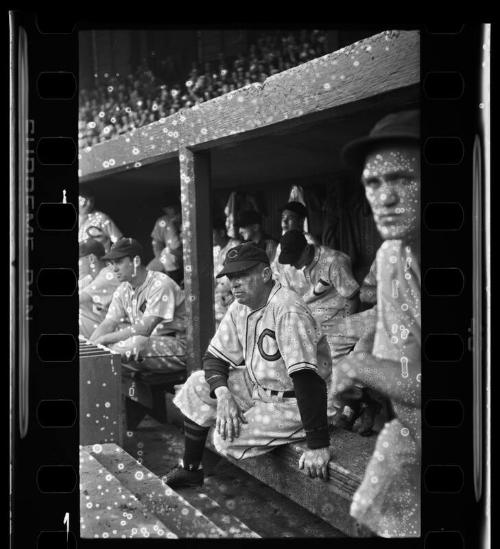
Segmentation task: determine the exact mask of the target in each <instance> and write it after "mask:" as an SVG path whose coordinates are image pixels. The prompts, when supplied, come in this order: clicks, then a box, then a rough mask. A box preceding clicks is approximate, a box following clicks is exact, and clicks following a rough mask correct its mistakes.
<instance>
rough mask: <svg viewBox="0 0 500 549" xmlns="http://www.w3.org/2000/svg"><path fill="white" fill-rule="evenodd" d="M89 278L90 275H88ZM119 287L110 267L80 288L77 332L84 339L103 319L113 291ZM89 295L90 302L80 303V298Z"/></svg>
mask: <svg viewBox="0 0 500 549" xmlns="http://www.w3.org/2000/svg"><path fill="white" fill-rule="evenodd" d="M88 276H89V277H90V275H88ZM119 285H120V282H119V280H118V279H117V278H116V276H115V274H114V272H113V268H112V267H111V266H108V267H104V268H103V269H101V270H100V271H99V273H98V274H97V276H96V277H95V278H94V279H93V280H92V277H90V280H89V281H88V283H87V284H86V285H85V286H84V287H82V288H81V289H80V291H79V294H80V307H79V313H80V315H79V331H80V334H81V335H83V336H84V337H85V338H87V339H88V338H90V336H91V335H92V333H93V332H94V330H95V329H96V328H97V326H99V324H101V322H102V321H103V320H104V319H105V317H106V313H107V312H108V308H109V305H110V303H111V300H112V299H113V294H114V292H115V290H116V289H117V288H118V286H119ZM85 295H89V296H90V297H91V298H92V301H91V302H89V301H82V299H81V298H82V297H83V296H85Z"/></svg>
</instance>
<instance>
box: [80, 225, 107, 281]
mask: <svg viewBox="0 0 500 549" xmlns="http://www.w3.org/2000/svg"><path fill="white" fill-rule="evenodd" d="M87 235H88V237H87V238H86V239H85V240H82V241H81V242H80V245H81V244H83V243H87V242H96V243H97V244H98V245H99V247H97V248H95V249H97V250H98V251H99V254H98V257H99V259H100V258H101V257H102V256H103V255H104V254H105V253H106V252H109V249H110V248H111V240H110V238H109V236H108V235H107V234H106V233H105V232H104V231H103V230H102V229H100V228H99V227H95V226H92V225H91V226H90V227H87ZM84 249H85V248H84ZM101 251H102V253H101ZM80 252H82V249H80ZM94 259H95V255H92V253H89V254H84V255H82V254H81V253H80V257H79V259H78V288H79V289H80V288H83V287H84V286H86V285H87V284H89V283H90V281H91V280H94V278H95V277H96V276H97V274H98V273H99V271H100V270H101V269H102V267H104V264H102V265H99V266H98V268H97V263H96V262H95V261H94V263H92V261H93V260H94Z"/></svg>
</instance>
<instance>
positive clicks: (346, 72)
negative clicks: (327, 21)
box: [79, 31, 420, 180]
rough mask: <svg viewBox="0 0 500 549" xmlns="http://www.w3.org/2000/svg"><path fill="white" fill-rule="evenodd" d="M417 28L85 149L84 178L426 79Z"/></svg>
mask: <svg viewBox="0 0 500 549" xmlns="http://www.w3.org/2000/svg"><path fill="white" fill-rule="evenodd" d="M419 42H420V37H419V32H418V31H386V32H383V33H380V34H376V35H374V36H371V37H369V38H367V39H365V40H361V41H359V42H356V43H354V44H351V45H349V46H346V47H344V48H342V49H340V50H338V51H336V52H333V53H330V54H327V55H324V56H322V57H318V58H316V59H313V60H311V61H308V62H307V63H303V64H302V65H299V66H297V67H293V68H291V69H289V70H287V71H283V72H280V73H278V74H275V75H273V76H270V77H269V78H267V79H266V80H265V81H264V82H263V83H254V84H250V85H248V86H245V87H243V88H240V89H238V90H235V91H233V92H230V93H227V94H224V95H222V96H220V97H216V98H214V99H212V100H210V101H207V102H205V103H201V104H200V105H195V106H194V107H192V108H190V109H182V110H181V111H179V112H177V113H175V114H173V115H171V116H169V117H167V118H164V119H162V120H161V121H158V122H154V123H152V124H149V125H147V126H144V127H142V128H139V129H137V130H135V131H134V132H131V133H129V134H125V135H122V136H120V137H119V138H117V139H113V140H110V141H106V142H103V143H99V144H98V145H95V146H93V147H88V148H87V149H84V150H83V151H81V152H80V155H79V161H80V164H79V176H80V177H81V178H82V179H83V180H87V179H90V178H95V177H99V176H100V175H102V174H103V173H107V171H109V170H111V169H112V170H124V169H127V168H130V167H131V166H135V165H138V163H139V164H144V163H145V162H151V161H155V159H162V158H166V157H168V156H169V155H171V154H172V153H174V152H175V151H178V150H180V149H181V148H183V147H208V146H214V145H216V144H220V143H224V142H227V141H228V140H232V141H237V140H241V139H246V138H248V137H250V136H252V137H253V136H257V135H259V133H264V132H269V131H273V130H274V129H275V128H276V126H277V125H280V127H284V128H286V127H287V126H293V125H296V124H298V123H302V122H306V121H307V120H308V118H309V117H310V116H313V115H317V114H318V113H321V112H324V114H325V116H327V115H328V112H329V111H331V110H332V109H338V108H341V107H342V106H344V105H348V104H350V103H352V102H356V101H361V100H363V99H367V98H369V97H373V96H377V95H380V94H384V93H387V92H389V91H391V90H397V89H402V88H405V87H408V86H412V85H415V84H418V83H419V81H420V47H419Z"/></svg>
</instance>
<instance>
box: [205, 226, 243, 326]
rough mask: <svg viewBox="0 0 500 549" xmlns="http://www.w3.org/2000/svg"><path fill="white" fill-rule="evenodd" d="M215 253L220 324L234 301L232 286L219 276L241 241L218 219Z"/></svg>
mask: <svg viewBox="0 0 500 549" xmlns="http://www.w3.org/2000/svg"><path fill="white" fill-rule="evenodd" d="M212 238H213V245H214V248H213V252H214V279H215V293H214V309H215V322H216V324H218V323H219V322H220V321H221V320H222V318H223V316H224V315H225V314H226V311H227V309H228V307H229V305H231V303H232V302H233V300H234V297H233V294H232V293H231V285H230V284H229V280H227V278H225V277H223V278H217V274H218V273H219V272H220V271H221V269H222V267H223V266H224V260H225V259H226V255H227V252H228V251H229V250H230V249H231V248H235V247H236V246H238V245H239V244H241V241H240V240H237V239H235V238H230V237H229V236H228V234H227V229H226V221H225V219H223V218H221V217H218V218H216V219H215V220H214V223H213V230H212Z"/></svg>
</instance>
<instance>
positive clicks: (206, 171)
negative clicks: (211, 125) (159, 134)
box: [179, 147, 215, 374]
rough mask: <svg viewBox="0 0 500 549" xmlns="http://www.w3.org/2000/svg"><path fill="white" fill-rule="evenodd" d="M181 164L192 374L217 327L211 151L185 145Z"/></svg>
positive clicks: (180, 152)
mask: <svg viewBox="0 0 500 549" xmlns="http://www.w3.org/2000/svg"><path fill="white" fill-rule="evenodd" d="M179 164H180V176H181V207H182V244H183V256H184V290H185V294H186V316H187V333H186V335H187V370H188V374H189V373H191V372H192V371H193V370H199V369H200V368H201V367H202V362H201V358H202V356H203V354H204V353H205V350H206V348H207V346H208V343H209V341H210V339H211V337H212V335H213V333H214V328H215V322H214V307H213V305H214V280H213V278H214V268H213V244H212V212H211V208H212V205H211V184H210V152H209V151H199V152H193V151H192V150H190V149H188V148H186V147H182V148H180V149H179Z"/></svg>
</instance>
